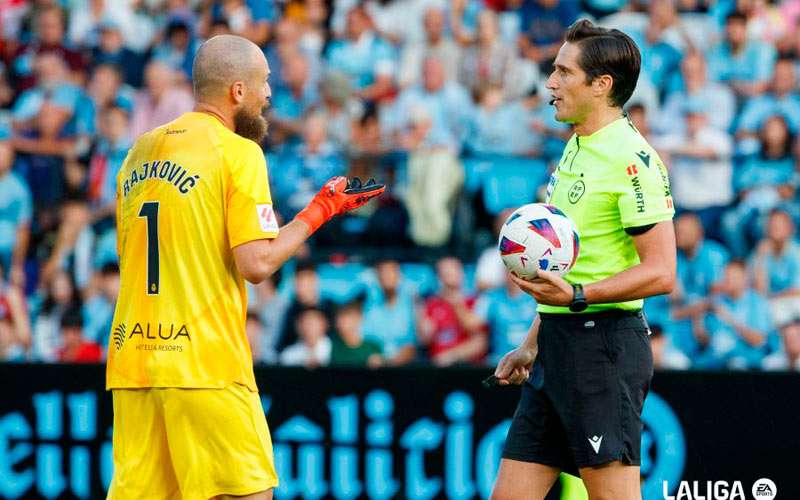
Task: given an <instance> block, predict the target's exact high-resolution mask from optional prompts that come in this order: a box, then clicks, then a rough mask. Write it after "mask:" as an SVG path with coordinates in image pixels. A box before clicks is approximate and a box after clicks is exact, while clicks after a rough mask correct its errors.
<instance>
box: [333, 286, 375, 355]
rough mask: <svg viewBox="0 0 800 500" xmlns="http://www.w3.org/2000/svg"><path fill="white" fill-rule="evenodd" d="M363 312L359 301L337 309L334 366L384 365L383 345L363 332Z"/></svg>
mask: <svg viewBox="0 0 800 500" xmlns="http://www.w3.org/2000/svg"><path fill="white" fill-rule="evenodd" d="M363 319H364V317H363V314H362V310H361V303H360V302H358V301H354V302H350V303H347V304H344V305H342V306H341V307H340V308H339V309H338V310H337V311H336V336H335V337H334V338H333V343H332V344H333V347H332V349H331V365H332V366H369V367H372V368H376V367H379V366H381V365H383V357H382V356H381V345H380V344H379V343H378V342H376V341H375V340H372V339H365V338H364V335H363V334H362V325H363Z"/></svg>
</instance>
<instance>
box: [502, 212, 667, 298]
mask: <svg viewBox="0 0 800 500" xmlns="http://www.w3.org/2000/svg"><path fill="white" fill-rule="evenodd" d="M632 238H633V243H634V245H635V247H636V252H637V253H638V254H639V261H640V262H639V264H637V265H635V266H633V267H631V268H628V269H626V270H625V271H622V272H621V273H619V274H615V275H614V276H610V277H608V278H606V279H604V280H601V281H598V282H596V283H591V284H587V285H584V293H585V295H586V301H587V302H588V303H589V304H604V303H609V302H626V301H629V300H636V299H642V298H645V297H650V296H653V295H660V294H666V293H671V292H672V289H673V288H674V286H675V261H676V256H675V252H676V250H675V230H674V228H673V225H672V220H666V221H662V222H659V223H657V224H655V225H654V226H653V227H652V228H650V229H649V230H647V231H645V232H643V233H639V234H636V235H634V236H632ZM511 279H512V280H513V281H514V283H516V284H517V285H519V287H520V288H522V290H523V291H525V292H527V293H528V294H530V295H532V296H533V297H534V298H535V299H536V301H537V302H538V303H540V304H549V305H553V306H568V305H569V304H570V303H571V302H572V294H573V291H572V285H570V284H569V283H567V282H566V281H565V280H564V279H563V278H561V277H560V276H558V275H557V274H555V273H551V272H549V271H539V273H538V275H537V277H536V278H534V279H533V280H531V281H527V280H523V279H521V278H518V277H516V276H514V275H513V274H512V275H511Z"/></svg>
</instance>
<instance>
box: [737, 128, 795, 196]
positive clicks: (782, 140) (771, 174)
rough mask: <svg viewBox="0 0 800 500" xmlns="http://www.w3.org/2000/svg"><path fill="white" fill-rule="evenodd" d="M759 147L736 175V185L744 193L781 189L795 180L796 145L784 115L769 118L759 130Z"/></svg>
mask: <svg viewBox="0 0 800 500" xmlns="http://www.w3.org/2000/svg"><path fill="white" fill-rule="evenodd" d="M758 136H759V137H758V138H759V143H760V144H759V148H758V152H757V153H756V154H753V155H751V156H749V157H748V158H747V159H745V160H744V161H743V164H742V165H741V166H740V167H739V168H738V169H737V171H736V175H734V187H735V188H736V191H737V192H738V193H739V194H740V195H741V196H747V193H748V192H749V191H751V190H758V189H759V188H764V187H767V188H772V189H776V190H777V189H781V187H782V186H787V187H790V186H789V185H791V184H793V183H794V182H795V172H794V157H793V155H792V146H793V144H794V135H793V134H792V133H791V132H790V131H789V126H788V125H787V123H786V119H785V118H784V117H783V116H781V115H773V116H770V117H769V118H767V119H766V120H765V121H764V123H763V125H762V126H760V127H759V130H758Z"/></svg>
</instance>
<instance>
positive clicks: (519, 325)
mask: <svg viewBox="0 0 800 500" xmlns="http://www.w3.org/2000/svg"><path fill="white" fill-rule="evenodd" d="M504 281H505V283H504V284H503V286H501V287H499V288H495V289H493V290H489V291H487V292H485V293H484V294H483V295H481V296H480V297H479V298H478V301H477V302H476V303H475V314H476V315H477V316H478V317H479V318H480V319H481V320H483V322H484V323H486V325H488V327H489V359H487V362H488V363H489V364H491V365H494V364H495V363H497V362H498V361H499V360H500V358H501V357H503V356H504V355H505V354H506V353H507V352H509V351H511V350H513V349H516V348H517V346H519V345H520V344H521V343H522V341H523V340H525V337H526V336H527V335H528V330H529V328H530V325H531V323H532V322H533V319H534V317H535V316H536V301H535V300H533V298H532V297H531V296H530V295H528V294H526V293H524V292H523V291H522V290H520V288H519V287H518V286H517V285H516V284H514V282H513V281H511V278H509V275H508V273H506V275H505V280H504Z"/></svg>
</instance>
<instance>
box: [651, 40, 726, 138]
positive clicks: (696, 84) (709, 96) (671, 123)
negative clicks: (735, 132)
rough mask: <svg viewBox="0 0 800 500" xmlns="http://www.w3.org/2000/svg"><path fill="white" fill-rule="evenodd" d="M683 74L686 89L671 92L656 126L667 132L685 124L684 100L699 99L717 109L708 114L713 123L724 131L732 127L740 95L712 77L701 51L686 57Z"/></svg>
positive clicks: (689, 53)
mask: <svg viewBox="0 0 800 500" xmlns="http://www.w3.org/2000/svg"><path fill="white" fill-rule="evenodd" d="M681 76H682V80H683V82H682V84H683V85H682V88H680V89H679V90H675V91H673V92H670V93H669V94H667V98H666V100H665V101H664V106H662V108H661V111H660V112H659V114H658V120H657V121H656V122H654V123H653V124H652V125H653V128H654V129H655V130H656V131H657V132H658V133H661V134H666V133H669V132H673V131H676V129H679V128H681V127H684V126H685V125H684V120H683V114H684V109H685V105H684V103H685V102H686V101H687V100H689V99H693V100H695V99H696V100H700V101H704V102H707V103H708V107H709V109H713V110H714V112H713V113H710V114H709V116H708V120H709V124H710V125H711V126H713V127H714V128H716V129H717V130H721V131H723V132H727V131H728V130H730V127H731V124H732V122H733V117H734V113H735V112H736V98H735V97H734V95H733V92H731V89H730V87H728V86H727V85H723V84H721V83H719V82H714V81H711V80H709V79H708V67H707V64H706V60H705V57H704V56H703V54H702V53H701V52H698V51H689V52H687V53H686V54H685V55H684V56H683V59H682V60H681Z"/></svg>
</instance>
